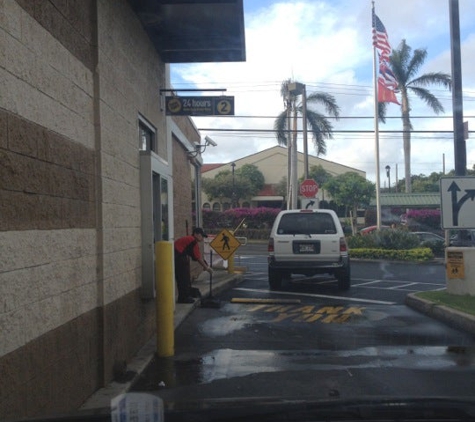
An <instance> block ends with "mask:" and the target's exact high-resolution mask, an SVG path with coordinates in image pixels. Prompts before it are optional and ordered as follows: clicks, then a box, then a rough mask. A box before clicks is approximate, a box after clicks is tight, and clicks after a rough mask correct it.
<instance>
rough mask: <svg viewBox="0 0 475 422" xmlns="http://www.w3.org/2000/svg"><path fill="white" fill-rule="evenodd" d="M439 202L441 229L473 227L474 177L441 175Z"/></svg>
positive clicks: (474, 214) (474, 208)
mask: <svg viewBox="0 0 475 422" xmlns="http://www.w3.org/2000/svg"><path fill="white" fill-rule="evenodd" d="M440 203H441V225H442V228H443V229H474V228H475V177H473V176H458V177H441V179H440Z"/></svg>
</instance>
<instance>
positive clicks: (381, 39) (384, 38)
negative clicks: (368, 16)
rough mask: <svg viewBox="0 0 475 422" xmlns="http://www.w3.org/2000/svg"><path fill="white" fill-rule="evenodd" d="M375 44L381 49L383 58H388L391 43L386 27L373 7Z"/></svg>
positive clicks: (380, 52)
mask: <svg viewBox="0 0 475 422" xmlns="http://www.w3.org/2000/svg"><path fill="white" fill-rule="evenodd" d="M373 45H374V46H375V47H376V48H377V49H378V50H379V54H380V56H381V58H383V59H386V60H388V59H389V56H390V55H391V45H390V44H389V39H388V33H387V32H386V28H385V27H384V25H383V22H381V19H379V18H378V16H377V15H376V13H374V9H373Z"/></svg>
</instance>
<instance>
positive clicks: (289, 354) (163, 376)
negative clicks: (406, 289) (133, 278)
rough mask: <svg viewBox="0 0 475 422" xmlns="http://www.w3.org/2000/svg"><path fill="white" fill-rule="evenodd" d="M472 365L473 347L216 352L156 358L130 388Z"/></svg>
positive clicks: (474, 351)
mask: <svg viewBox="0 0 475 422" xmlns="http://www.w3.org/2000/svg"><path fill="white" fill-rule="evenodd" d="M474 364H475V348H473V347H462V348H459V347H446V346H419V347H417V346H416V347H390V346H388V347H367V348H363V349H355V350H344V351H341V352H335V351H328V350H327V351H325V350H308V351H305V350H298V351H288V350H287V351H283V350H280V351H266V350H233V349H217V350H213V351H212V352H209V353H205V354H203V355H200V356H198V355H191V354H182V355H179V356H175V357H172V358H161V359H160V358H156V359H154V360H153V361H152V363H151V364H150V365H149V367H148V368H147V370H146V371H145V372H144V374H142V376H141V379H140V380H139V382H138V383H137V384H136V385H135V386H134V390H142V391H147V390H157V389H159V388H163V387H165V388H173V387H177V386H183V385H193V384H204V383H210V382H212V381H215V380H219V379H229V378H234V377H244V376H247V375H251V374H256V373H264V372H280V371H316V370H344V371H348V370H351V369H365V368H388V367H390V368H413V369H423V370H426V369H427V370H429V369H430V370H444V369H455V370H456V369H457V368H466V367H468V366H473V365H474Z"/></svg>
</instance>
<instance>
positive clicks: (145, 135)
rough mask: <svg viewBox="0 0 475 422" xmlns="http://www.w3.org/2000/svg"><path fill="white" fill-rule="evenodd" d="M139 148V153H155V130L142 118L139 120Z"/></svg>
mask: <svg viewBox="0 0 475 422" xmlns="http://www.w3.org/2000/svg"><path fill="white" fill-rule="evenodd" d="M139 148H140V150H141V151H153V152H157V135H156V131H155V128H154V127H153V126H152V125H151V124H149V123H148V122H146V121H145V119H143V118H142V117H140V118H139Z"/></svg>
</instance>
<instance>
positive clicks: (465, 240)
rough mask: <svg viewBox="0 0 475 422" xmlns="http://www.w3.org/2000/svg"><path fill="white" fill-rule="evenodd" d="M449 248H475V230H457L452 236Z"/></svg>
mask: <svg viewBox="0 0 475 422" xmlns="http://www.w3.org/2000/svg"><path fill="white" fill-rule="evenodd" d="M449 246H471V247H475V230H456V231H455V233H454V234H453V235H452V236H450V241H449Z"/></svg>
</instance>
